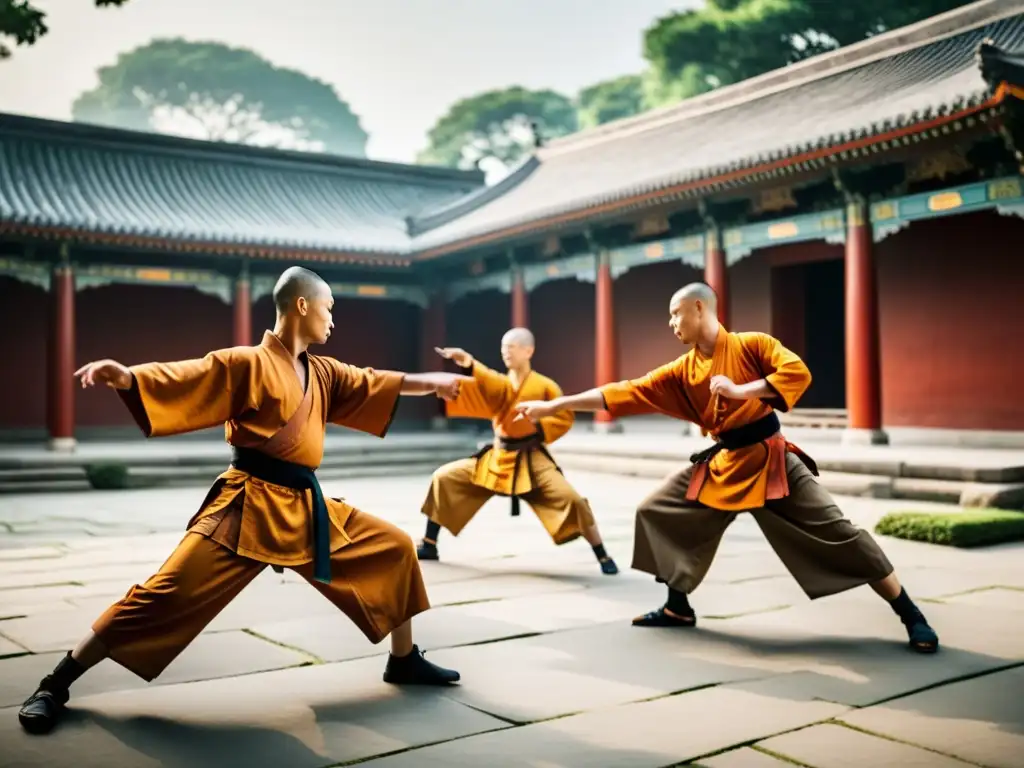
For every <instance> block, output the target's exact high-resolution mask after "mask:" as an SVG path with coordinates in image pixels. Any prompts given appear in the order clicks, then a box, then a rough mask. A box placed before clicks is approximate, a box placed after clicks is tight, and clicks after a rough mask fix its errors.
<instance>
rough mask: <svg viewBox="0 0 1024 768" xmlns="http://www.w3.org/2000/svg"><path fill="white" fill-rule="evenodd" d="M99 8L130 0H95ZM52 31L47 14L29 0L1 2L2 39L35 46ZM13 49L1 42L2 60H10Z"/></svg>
mask: <svg viewBox="0 0 1024 768" xmlns="http://www.w3.org/2000/svg"><path fill="white" fill-rule="evenodd" d="M94 2H95V3H96V5H97V7H100V8H102V7H104V6H108V5H124V4H125V3H127V2H128V0H94ZM49 31H50V28H49V27H47V26H46V12H45V11H41V10H39V9H38V8H36V7H35V6H34V5H32V4H31V3H30V2H29V0H0V38H5V37H10V38H14V42H15V44H16V45H33V44H35V42H36V41H37V40H39V38H41V37H42V36H43V35H45V34H46V33H47V32H49ZM10 55H11V49H10V48H8V47H7V46H6V45H4V44H3V43H2V42H0V59H6V58H9V57H10Z"/></svg>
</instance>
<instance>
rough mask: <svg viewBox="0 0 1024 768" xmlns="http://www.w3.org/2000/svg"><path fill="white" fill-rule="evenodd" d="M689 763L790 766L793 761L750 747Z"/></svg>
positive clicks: (734, 767) (704, 767)
mask: <svg viewBox="0 0 1024 768" xmlns="http://www.w3.org/2000/svg"><path fill="white" fill-rule="evenodd" d="M691 765H694V766H698V767H699V768H792V766H793V763H791V762H789V761H788V760H780V759H779V758H777V757H772V756H771V755H768V754H766V753H764V752H758V751H757V750H756V749H751V748H750V747H743V748H742V749H732V750H729V751H728V752H723V753H722V754H720V755H715V756H714V757H705V758H702V759H701V760H700V762H698V763H691Z"/></svg>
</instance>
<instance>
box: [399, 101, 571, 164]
mask: <svg viewBox="0 0 1024 768" xmlns="http://www.w3.org/2000/svg"><path fill="white" fill-rule="evenodd" d="M576 127H577V119H576V108H575V106H573V103H572V101H571V100H570V99H568V98H567V97H566V96H563V95H562V94H560V93H556V92H555V91H549V90H543V91H531V90H527V89H526V88H521V87H519V86H513V87H512V88H505V89H501V90H495V91H487V92H486V93H481V94H478V95H476V96H471V97H469V98H466V99H462V100H460V101H457V102H456V103H455V104H454V105H452V107H451V109H449V110H448V112H447V113H446V114H445V115H444V116H443V117H442V118H441V119H440V120H438V121H437V123H436V124H435V125H434V127H433V128H431V129H430V132H429V133H428V134H427V139H428V146H427V148H426V149H425V150H423V152H421V153H420V156H419V161H420V162H423V163H433V164H438V165H447V166H451V167H455V168H472V167H474V166H479V167H480V168H482V169H483V170H488V167H490V168H497V167H499V166H504V167H506V168H507V167H509V166H510V165H512V164H514V163H515V162H516V161H518V160H519V159H520V158H522V157H523V156H524V155H526V154H529V152H530V150H531V148H532V147H533V145H534V134H535V132H536V134H538V135H539V136H540V137H541V138H543V139H549V138H555V137H557V136H564V135H566V134H568V133H572V132H573V131H575V130H576Z"/></svg>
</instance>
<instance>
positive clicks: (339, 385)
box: [19, 267, 468, 733]
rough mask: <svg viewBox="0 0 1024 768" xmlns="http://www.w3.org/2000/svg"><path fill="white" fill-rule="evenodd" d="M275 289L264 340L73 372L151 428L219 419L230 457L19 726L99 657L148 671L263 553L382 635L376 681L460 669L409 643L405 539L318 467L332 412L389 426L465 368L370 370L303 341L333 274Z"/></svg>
mask: <svg viewBox="0 0 1024 768" xmlns="http://www.w3.org/2000/svg"><path fill="white" fill-rule="evenodd" d="M274 302H275V304H276V306H277V324H276V326H275V329H274V331H273V332H272V333H271V332H270V331H267V332H266V333H265V334H264V337H263V341H262V343H260V345H259V346H255V347H234V348H231V349H222V350H218V351H216V352H211V353H210V354H208V355H207V356H206V357H204V358H202V359H198V360H186V361H184V362H178V363H148V364H145V365H137V366H133V367H131V368H126V367H125V366H123V365H121V364H120V363H117V362H114V361H113V360H100V361H98V362H94V363H89V364H88V365H86V366H84V367H83V368H81V369H80V370H79V371H78V372H77V373H76V375H77V376H80V377H81V381H82V386H83V387H88V386H93V385H95V384H106V385H107V386H109V387H112V388H114V389H116V390H117V391H118V394H119V395H120V397H121V399H122V400H123V401H124V403H125V405H126V406H127V407H128V409H129V411H130V412H131V414H132V416H133V417H134V418H135V421H136V422H137V423H138V425H139V427H140V428H141V429H142V431H143V433H145V435H146V436H147V437H159V436H163V435H172V434H181V433H184V432H191V431H194V430H198V429H204V428H209V427H214V426H216V425H218V424H224V425H225V436H226V439H227V442H228V443H230V444H231V446H232V454H233V455H232V461H231V467H230V468H229V469H228V470H227V471H226V472H224V473H223V474H222V475H221V476H220V477H218V478H217V480H216V481H215V482H214V484H213V487H212V488H211V489H210V492H209V493H208V494H207V496H206V499H205V501H204V502H203V504H202V505H201V507H200V509H199V511H198V512H197V513H196V515H195V516H194V517H193V518H192V520H191V521H190V522H189V525H188V529H187V533H186V534H185V537H184V539H182V541H181V543H180V544H179V545H178V548H177V549H176V550H175V551H174V552H173V553H172V554H171V556H170V557H169V558H168V559H167V561H166V562H165V563H164V564H163V566H161V568H160V570H159V571H158V572H157V573H156V574H155V575H154V576H153V577H151V578H150V579H149V580H148V581H147V582H146V583H145V584H141V585H136V586H134V587H132V588H131V589H130V590H129V591H128V593H127V594H126V595H125V597H124V598H123V599H121V600H120V601H118V602H117V603H115V604H114V605H112V606H111V607H110V608H109V609H108V610H107V611H106V612H105V613H104V614H103V615H102V616H100V618H99V619H98V620H97V621H96V622H95V624H93V627H92V632H91V633H90V634H89V635H88V636H87V637H86V638H85V639H84V640H83V641H82V642H81V643H80V644H79V645H78V646H77V647H76V648H75V650H74V651H72V652H71V653H69V654H68V655H67V656H66V657H65V658H64V659H63V660H62V661H61V662H60V663H59V664H58V665H57V667H56V668H55V669H54V671H53V672H52V673H51V674H49V675H47V676H46V677H45V678H43V680H42V682H41V683H40V684H39V688H38V689H37V690H36V692H35V693H33V694H32V696H31V697H30V698H29V699H28V700H27V701H26V702H25V704H24V706H23V707H22V709H21V711H20V713H19V714H20V720H21V723H22V725H23V727H24V728H25V729H26V730H28V731H31V732H33V733H45V732H47V731H49V730H50V729H51V728H52V727H53V726H54V725H55V724H56V722H57V721H58V719H59V717H60V715H61V713H62V712H63V710H64V705H65V704H66V702H67V701H68V698H69V693H68V689H69V687H70V685H71V684H72V683H73V682H74V681H75V680H76V679H77V678H78V677H80V676H81V675H82V674H83V673H84V672H85V671H86V670H87V669H88V668H90V667H91V666H93V665H94V664H96V663H98V662H99V661H101V660H103V659H105V658H111V659H113V660H114V661H116V662H117V663H118V664H120V665H122V666H123V667H125V668H127V669H128V670H130V671H131V672H134V673H135V674H136V675H138V676H139V677H141V678H143V679H144V680H147V681H150V680H153V679H154V678H156V677H157V676H158V675H160V673H161V672H162V671H163V670H164V669H165V668H166V667H167V665H168V664H170V663H171V662H172V661H173V660H174V659H175V658H176V657H177V656H178V654H180V653H181V652H182V651H183V650H184V649H185V647H186V646H188V644H189V643H190V642H191V641H192V640H194V639H195V638H196V636H197V635H199V633H200V632H201V631H202V630H203V628H204V627H206V626H207V625H208V624H209V623H210V622H211V621H212V620H213V619H214V617H216V616H217V614H218V613H220V611H221V610H223V609H224V607H226V606H227V605H228V603H230V602H231V600H232V599H234V598H235V597H236V596H237V595H238V594H239V593H240V592H241V591H242V590H243V589H244V588H245V586H246V585H247V584H249V583H250V582H251V581H252V580H253V579H254V578H256V576H257V575H259V573H260V572H261V571H262V570H263V569H264V568H265V567H266V566H267V565H271V566H273V567H274V568H275V569H281V568H291V569H292V570H294V571H295V572H296V573H298V574H300V575H301V576H303V577H304V578H306V579H307V580H308V581H309V582H310V584H312V585H313V586H314V587H315V588H316V589H317V590H319V591H320V592H321V593H322V594H323V595H324V596H325V597H326V598H327V599H328V600H330V601H331V602H332V603H334V605H336V606H337V607H338V609H339V610H341V611H342V612H343V613H345V614H346V615H347V616H348V617H349V618H350V619H351V620H352V621H353V622H354V623H355V624H356V626H358V627H359V629H360V630H362V632H363V634H365V635H366V637H367V639H368V640H369V641H370V642H371V643H379V642H380V641H381V640H383V639H384V638H385V637H387V636H388V635H390V636H391V655H390V656H389V658H388V662H387V667H386V669H385V672H384V680H385V681H387V682H390V683H397V684H426V685H444V684H447V683H453V682H456V681H457V680H458V679H459V673H458V672H455V671H453V670H448V669H443V668H441V667H438V666H436V665H434V664H431V663H430V662H428V661H427V660H426V659H425V658H423V655H422V653H420V651H419V650H418V648H417V647H416V646H415V645H414V644H413V642H412V627H411V623H410V622H411V619H412V617H413V616H415V615H416V614H418V613H421V612H422V611H425V610H427V609H428V608H429V607H430V603H429V601H428V599H427V593H426V588H425V586H424V583H423V577H422V575H421V573H420V568H419V561H418V560H417V558H416V548H415V546H414V545H413V542H412V540H411V539H410V538H409V536H408V535H407V534H405V533H404V532H403V531H401V530H400V529H398V528H397V527H395V526H393V525H391V524H390V523H387V522H384V521H383V520H379V519H377V518H375V517H372V516H371V515H368V514H366V513H365V512H362V511H360V510H357V509H354V508H353V507H351V506H349V505H348V504H346V503H344V502H343V501H341V500H340V499H331V498H325V497H324V495H323V492H322V491H321V489H320V484H319V482H318V481H317V479H316V475H315V473H314V470H315V469H316V467H318V466H319V465H320V462H321V460H322V459H323V450H324V432H325V427H326V425H327V424H328V423H331V424H340V425H342V426H346V427H349V428H351V429H356V430H359V431H362V432H367V433H369V434H372V435H376V436H378V437H384V435H385V434H386V433H387V431H388V427H389V426H390V424H391V420H392V418H393V416H394V413H395V409H396V407H397V405H398V398H399V396H400V395H426V394H435V393H436V394H437V395H438V396H440V397H443V398H445V399H453V398H455V397H457V396H458V392H459V386H460V385H461V384H462V382H464V381H468V379H467V378H466V377H463V376H459V375H456V374H448V373H429V374H404V373H397V372H393V371H375V370H373V369H370V368H356V367H354V366H351V365H348V364H346V363H342V362H339V361H337V360H334V359H332V358H329V357H320V356H317V355H312V354H309V352H308V351H307V347H308V346H309V345H311V344H323V343H324V342H325V341H327V338H328V336H329V335H330V333H331V329H332V328H333V327H334V323H333V322H332V319H331V310H332V308H333V306H334V299H333V297H332V296H331V290H330V287H329V286H328V285H327V283H326V282H324V281H323V280H322V279H321V278H320V277H319V276H317V275H316V274H314V273H313V272H310V271H309V270H306V269H302V268H301V267H292V268H291V269H288V270H287V271H285V273H284V274H283V275H282V276H281V279H280V280H279V281H278V283H277V286H276V287H275V289H274Z"/></svg>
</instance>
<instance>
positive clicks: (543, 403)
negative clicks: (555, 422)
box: [515, 400, 557, 421]
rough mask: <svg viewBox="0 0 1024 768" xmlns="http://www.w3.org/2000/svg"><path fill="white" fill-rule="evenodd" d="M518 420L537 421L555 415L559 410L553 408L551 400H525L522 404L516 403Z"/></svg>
mask: <svg viewBox="0 0 1024 768" xmlns="http://www.w3.org/2000/svg"><path fill="white" fill-rule="evenodd" d="M515 411H516V414H517V416H516V420H517V421H519V420H520V419H529V420H530V421H537V420H538V419H543V418H545V417H547V416H551V415H553V414H554V413H555V412H556V411H557V408H555V407H553V406H552V404H551V401H550V400H524V401H523V402H521V403H516V405H515Z"/></svg>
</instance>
